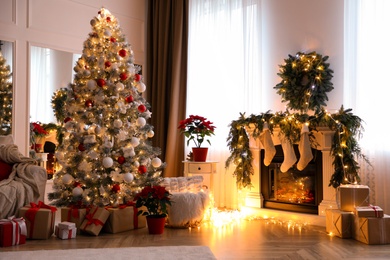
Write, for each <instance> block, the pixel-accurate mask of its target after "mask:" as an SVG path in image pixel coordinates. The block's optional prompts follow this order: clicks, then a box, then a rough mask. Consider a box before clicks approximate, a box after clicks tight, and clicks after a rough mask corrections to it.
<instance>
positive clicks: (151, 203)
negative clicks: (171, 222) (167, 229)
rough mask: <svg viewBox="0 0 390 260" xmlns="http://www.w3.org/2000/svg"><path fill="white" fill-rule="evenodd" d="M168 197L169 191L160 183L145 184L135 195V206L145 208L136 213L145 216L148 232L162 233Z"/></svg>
mask: <svg viewBox="0 0 390 260" xmlns="http://www.w3.org/2000/svg"><path fill="white" fill-rule="evenodd" d="M170 197H171V193H170V192H169V191H168V190H167V189H166V188H165V187H163V186H160V185H154V186H151V185H149V186H145V187H144V188H143V189H142V190H141V192H139V193H137V194H136V195H135V197H134V201H135V202H136V203H135V206H136V207H137V208H141V207H145V208H146V210H143V209H141V210H139V211H138V215H141V214H142V215H143V216H146V221H147V223H148V228H149V233H150V234H162V233H163V231H164V225H165V220H166V217H167V215H168V206H169V205H171V198H170Z"/></svg>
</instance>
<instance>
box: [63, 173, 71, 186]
mask: <svg viewBox="0 0 390 260" xmlns="http://www.w3.org/2000/svg"><path fill="white" fill-rule="evenodd" d="M72 182H73V177H72V175H70V174H68V173H67V174H64V176H62V183H63V184H71V183H72Z"/></svg>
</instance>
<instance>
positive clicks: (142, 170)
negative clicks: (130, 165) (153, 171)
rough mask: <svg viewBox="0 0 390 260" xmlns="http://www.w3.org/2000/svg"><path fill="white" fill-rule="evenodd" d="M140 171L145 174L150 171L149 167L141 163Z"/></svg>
mask: <svg viewBox="0 0 390 260" xmlns="http://www.w3.org/2000/svg"><path fill="white" fill-rule="evenodd" d="M138 171H139V173H141V174H144V173H146V172H147V171H148V169H147V168H146V166H145V165H140V166H139V167H138Z"/></svg>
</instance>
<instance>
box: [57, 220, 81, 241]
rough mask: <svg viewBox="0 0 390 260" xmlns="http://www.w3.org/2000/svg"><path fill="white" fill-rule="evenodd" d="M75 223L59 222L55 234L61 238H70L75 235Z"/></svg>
mask: <svg viewBox="0 0 390 260" xmlns="http://www.w3.org/2000/svg"><path fill="white" fill-rule="evenodd" d="M76 230H77V228H76V224H75V223H72V222H66V221H64V222H61V223H59V224H58V225H57V226H56V230H55V235H56V237H58V238H61V239H71V238H75V237H76V233H77V232H76Z"/></svg>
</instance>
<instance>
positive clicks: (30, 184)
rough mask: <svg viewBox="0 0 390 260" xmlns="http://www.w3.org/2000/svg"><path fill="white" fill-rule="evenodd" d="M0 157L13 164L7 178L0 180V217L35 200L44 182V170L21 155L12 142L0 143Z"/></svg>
mask: <svg viewBox="0 0 390 260" xmlns="http://www.w3.org/2000/svg"><path fill="white" fill-rule="evenodd" d="M0 159H1V160H2V161H4V162H6V163H9V164H13V167H12V173H11V175H10V176H9V178H8V179H5V180H2V181H0V219H3V218H7V217H10V216H12V215H16V214H17V212H18V210H19V208H21V207H23V206H25V205H27V204H29V203H30V202H37V201H38V200H39V197H40V194H41V193H43V192H44V186H43V190H42V183H46V179H47V177H46V170H45V169H44V168H42V167H40V166H37V165H35V160H33V159H31V158H29V157H25V156H23V155H22V154H21V153H20V152H19V150H18V147H17V146H16V145H14V144H7V145H0Z"/></svg>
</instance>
